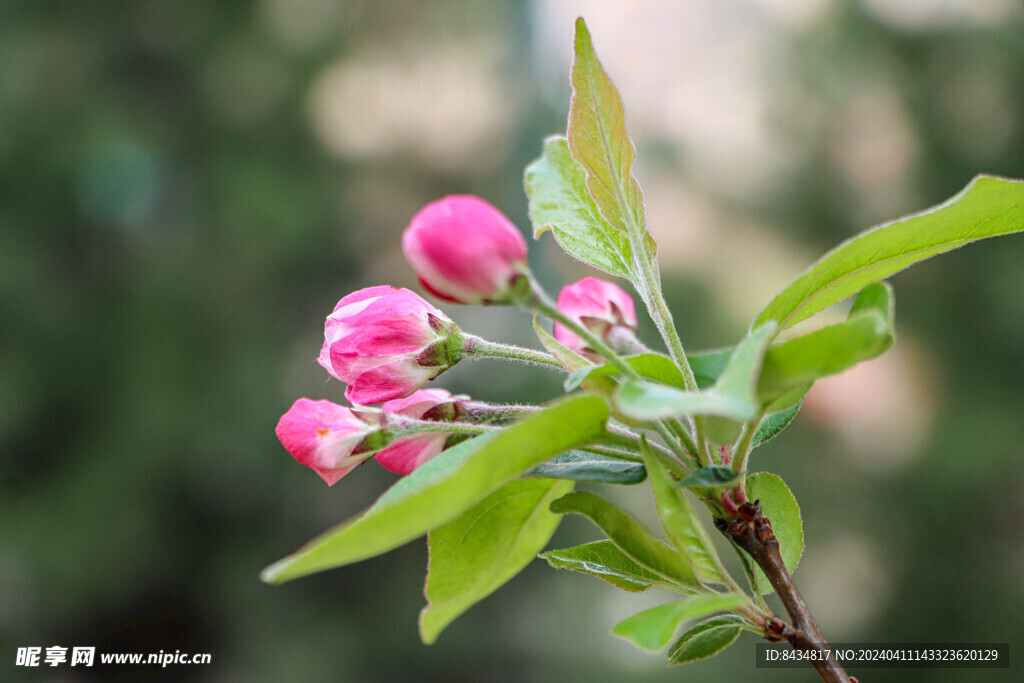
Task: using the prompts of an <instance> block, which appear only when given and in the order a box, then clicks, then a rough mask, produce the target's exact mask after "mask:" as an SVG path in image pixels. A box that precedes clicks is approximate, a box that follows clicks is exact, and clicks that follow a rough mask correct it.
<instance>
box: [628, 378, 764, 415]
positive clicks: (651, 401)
mask: <svg viewBox="0 0 1024 683" xmlns="http://www.w3.org/2000/svg"><path fill="white" fill-rule="evenodd" d="M615 407H616V408H617V409H618V410H619V411H620V412H621V413H622V414H623V415H625V416H626V417H629V418H631V419H634V420H646V421H653V420H667V419H670V418H675V417H681V416H684V415H717V416H719V417H727V418H730V419H733V420H741V421H742V420H750V419H753V418H754V417H755V416H756V415H757V413H756V412H753V411H752V410H751V406H750V405H749V404H747V403H746V402H745V401H743V400H742V399H738V398H736V397H733V396H728V395H724V394H720V393H717V392H715V391H714V389H708V390H706V391H682V390H680V389H676V388H674V387H668V386H665V385H664V384H656V383H654V382H647V381H642V380H626V381H625V382H624V383H623V384H622V386H621V387H619V390H618V391H617V392H616V393H615Z"/></svg>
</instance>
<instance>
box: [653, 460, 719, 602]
mask: <svg viewBox="0 0 1024 683" xmlns="http://www.w3.org/2000/svg"><path fill="white" fill-rule="evenodd" d="M641 450H642V452H643V456H644V464H645V465H646V466H647V472H648V473H649V475H650V481H651V489H653V491H654V501H655V503H656V504H657V508H658V517H659V518H660V519H661V526H662V528H663V529H664V530H665V534H666V535H667V536H668V539H669V540H670V541H672V544H673V545H674V546H675V547H676V549H678V550H679V552H680V553H682V554H683V555H684V556H685V557H686V558H687V559H688V560H689V561H690V566H691V567H693V569H694V571H695V573H696V574H697V575H698V576H700V577H701V578H702V579H703V580H704V581H709V582H713V583H723V582H724V581H725V579H724V577H723V576H722V572H721V570H720V569H719V567H720V564H719V560H718V553H717V552H715V547H714V546H713V545H712V544H711V539H710V538H708V535H707V533H706V532H705V531H704V526H703V525H702V524H701V523H700V520H699V519H698V518H697V513H696V512H694V510H693V508H692V507H691V506H690V503H689V501H687V500H686V497H685V496H684V495H683V492H682V491H680V490H679V489H678V488H676V487H675V486H674V485H673V484H672V478H671V477H670V476H669V473H668V470H666V469H665V466H664V465H663V464H662V463H661V461H660V460H658V458H657V456H656V455H655V454H654V453H653V451H651V449H650V448H649V447H648V446H647V442H646V441H644V442H643V443H642V448H641Z"/></svg>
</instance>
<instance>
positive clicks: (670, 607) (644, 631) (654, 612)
mask: <svg viewBox="0 0 1024 683" xmlns="http://www.w3.org/2000/svg"><path fill="white" fill-rule="evenodd" d="M747 600H748V599H747V596H745V595H741V594H739V593H726V594H724V595H717V594H713V593H707V594H704V595H695V596H693V597H692V598H683V599H682V600H676V601H675V602H670V603H667V604H664V605H658V606H657V607H652V608H651V609H647V610H644V611H643V612H638V613H637V614H634V615H633V616H631V617H627V618H626V619H623V620H622V621H620V622H619V623H618V624H616V625H615V627H614V628H613V629H612V633H614V634H615V635H617V636H619V637H621V638H625V639H626V640H629V641H631V642H632V643H634V644H635V645H637V646H638V647H642V648H643V649H645V650H660V649H661V648H663V647H665V646H666V645H668V643H669V641H670V640H672V636H674V635H675V634H676V631H677V630H679V626H680V625H681V624H682V623H683V622H684V621H688V620H690V619H697V618H699V617H706V616H707V615H709V614H714V613H715V612H721V611H722V610H726V609H729V608H731V607H736V606H737V605H742V604H743V603H744V602H747Z"/></svg>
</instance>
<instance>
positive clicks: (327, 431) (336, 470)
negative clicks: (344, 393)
mask: <svg viewBox="0 0 1024 683" xmlns="http://www.w3.org/2000/svg"><path fill="white" fill-rule="evenodd" d="M376 430H377V427H376V426H375V425H374V424H368V423H367V422H365V421H363V420H362V419H360V418H359V417H357V416H356V414H355V413H353V412H352V411H351V410H349V409H348V408H345V407H343V406H339V405H338V404H336V403H331V402H330V401H313V400H310V399H308V398H300V399H299V400H298V401H296V402H295V403H294V404H292V407H291V408H289V409H288V412H286V413H285V414H284V415H282V416H281V419H280V420H279V421H278V423H277V429H275V430H274V431H275V432H276V434H277V438H278V439H280V440H281V445H282V446H284V447H285V450H287V451H288V452H289V453H290V454H291V456H292V457H293V458H295V459H296V460H297V461H298V462H299V463H301V464H303V465H306V466H307V467H309V468H311V469H312V470H313V471H314V472H316V473H317V474H318V475H320V478H321V479H323V480H324V481H325V482H327V485H328V486H333V485H334V483H335V482H337V481H338V480H339V479H341V478H342V477H344V476H345V475H346V474H348V473H349V472H350V471H352V469H353V468H355V467H356V465H358V464H360V463H361V462H363V461H364V460H366V459H368V458H369V457H370V456H371V455H372V451H370V452H365V453H360V450H361V449H360V448H359V446H360V444H361V443H362V442H363V440H364V439H366V438H367V437H368V436H370V435H371V434H373V433H374V432H375V431H376Z"/></svg>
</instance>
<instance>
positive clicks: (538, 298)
mask: <svg viewBox="0 0 1024 683" xmlns="http://www.w3.org/2000/svg"><path fill="white" fill-rule="evenodd" d="M532 293H533V297H532V299H531V301H530V302H529V307H530V308H532V309H533V310H534V311H535V312H537V313H540V314H542V315H545V316H547V317H549V318H551V319H552V320H554V321H557V322H559V323H561V324H562V325H565V326H566V327H568V328H569V329H570V330H572V331H573V333H575V334H576V335H577V336H579V337H580V338H581V339H582V340H583V341H585V342H586V343H587V346H589V347H590V348H591V349H593V350H594V351H596V352H597V353H598V354H600V355H602V356H604V357H605V358H606V359H608V362H609V363H611V364H612V365H614V366H615V367H616V368H617V369H618V370H619V372H621V373H622V374H623V375H625V376H626V377H629V378H630V379H640V375H639V374H638V373H637V371H636V370H634V369H633V366H632V365H630V364H629V363H627V362H626V361H625V360H623V358H622V356H620V355H619V354H617V353H615V351H614V350H613V349H612V348H611V347H610V346H608V345H607V344H605V343H604V341H603V340H602V339H601V338H600V337H598V336H597V335H595V334H594V333H593V332H591V331H590V330H589V329H587V328H586V326H584V325H582V324H580V323H579V322H578V321H576V320H573V319H572V318H570V317H569V316H567V315H566V314H564V313H562V312H561V311H560V310H558V307H557V306H556V305H555V302H553V301H552V300H551V298H550V297H549V296H548V294H547V292H545V291H544V290H543V289H541V288H540V286H538V285H537V284H536V283H534V287H533V292H532Z"/></svg>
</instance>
